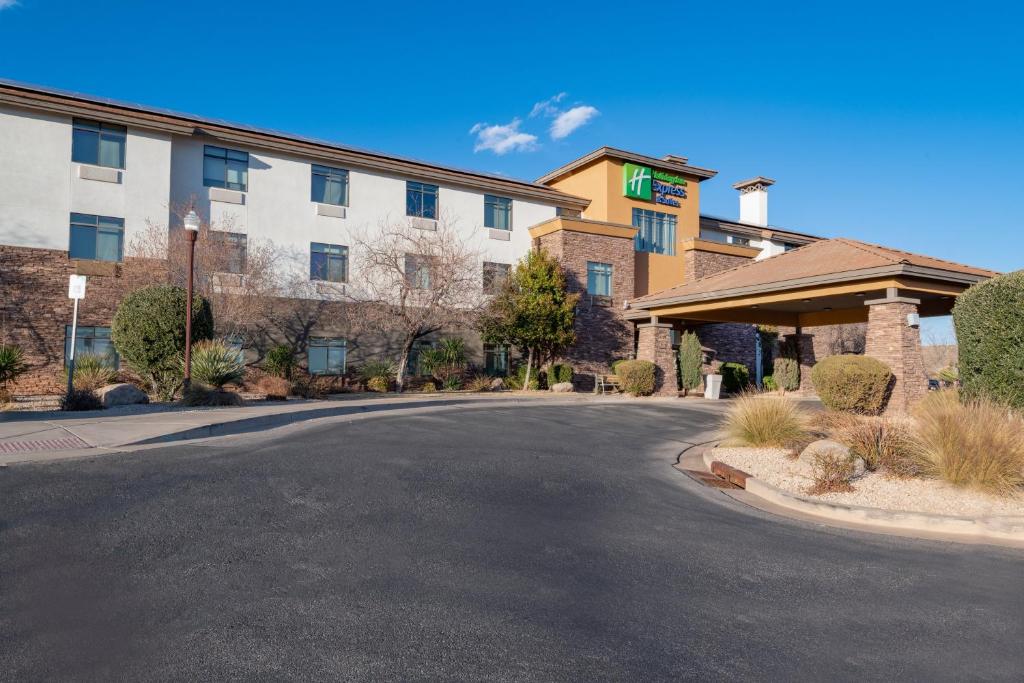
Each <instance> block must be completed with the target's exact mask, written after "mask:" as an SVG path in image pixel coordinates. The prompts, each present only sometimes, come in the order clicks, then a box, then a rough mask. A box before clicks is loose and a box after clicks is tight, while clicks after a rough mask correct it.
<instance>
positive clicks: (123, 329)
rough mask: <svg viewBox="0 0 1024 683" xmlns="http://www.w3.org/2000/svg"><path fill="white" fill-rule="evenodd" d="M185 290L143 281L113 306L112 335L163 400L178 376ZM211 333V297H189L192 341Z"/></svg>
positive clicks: (120, 350) (124, 356)
mask: <svg viewBox="0 0 1024 683" xmlns="http://www.w3.org/2000/svg"><path fill="white" fill-rule="evenodd" d="M185 303H186V294H185V290H184V289H182V288H181V287H174V286H171V285H153V286H150V287H143V288H142V289H138V290H136V291H134V292H132V293H130V294H128V295H127V296H126V297H125V298H124V299H123V300H122V301H121V305H120V306H118V307H117V313H115V314H114V324H113V328H112V329H111V335H110V336H111V338H112V339H113V341H114V346H115V347H116V348H117V352H118V353H119V354H120V355H121V358H122V359H124V361H125V362H126V363H128V365H130V366H131V368H132V369H133V370H135V372H137V373H138V374H139V376H140V377H142V378H143V379H144V380H145V381H146V382H148V383H149V385H150V386H151V387H152V389H153V391H154V393H156V394H157V395H158V396H160V397H161V398H163V399H165V400H170V399H171V398H172V397H173V396H174V392H175V391H176V390H177V388H178V385H179V384H180V382H181V365H180V361H179V358H180V356H181V355H182V354H183V353H184V352H185ZM211 338H213V314H212V313H211V312H210V302H209V301H207V300H206V299H204V298H203V297H201V296H199V295H196V296H194V297H193V299H192V342H193V343H195V342H198V341H200V340H203V339H211Z"/></svg>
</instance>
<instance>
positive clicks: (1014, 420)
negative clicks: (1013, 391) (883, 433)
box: [913, 391, 1024, 493]
mask: <svg viewBox="0 0 1024 683" xmlns="http://www.w3.org/2000/svg"><path fill="white" fill-rule="evenodd" d="M915 417H916V418H917V429H916V438H915V440H914V444H913V447H914V452H915V455H916V456H917V458H918V459H919V461H920V463H921V466H922V468H923V470H924V473H925V474H929V475H931V476H935V477H939V478H941V479H944V480H946V481H948V482H949V483H951V484H953V485H955V486H963V487H969V488H975V489H979V490H983V491H988V492H991V493H1007V492H1010V491H1013V490H1015V489H1017V488H1018V487H1020V486H1021V485H1022V484H1024V419H1022V418H1021V415H1020V414H1019V413H1016V412H1014V411H1011V410H1009V409H1007V408H1005V407H1003V406H1000V405H998V404H997V403H995V402H993V401H991V400H988V399H967V400H966V401H965V402H963V403H961V402H960V401H959V400H958V398H957V393H956V392H955V391H933V392H929V394H928V396H926V397H925V398H924V399H923V400H922V401H921V402H920V403H919V404H918V405H917V407H916V410H915Z"/></svg>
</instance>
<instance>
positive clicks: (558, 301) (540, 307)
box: [479, 250, 579, 388]
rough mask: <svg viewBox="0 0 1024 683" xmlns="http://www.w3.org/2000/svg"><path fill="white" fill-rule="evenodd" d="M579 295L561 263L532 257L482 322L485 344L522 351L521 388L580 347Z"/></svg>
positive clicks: (541, 253) (543, 254)
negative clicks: (551, 362)
mask: <svg viewBox="0 0 1024 683" xmlns="http://www.w3.org/2000/svg"><path fill="white" fill-rule="evenodd" d="M578 299H579V294H570V293H569V292H568V291H567V290H566V284H565V273H564V272H563V271H562V266H561V265H559V263H558V260H557V259H555V258H553V257H551V256H549V255H548V254H547V253H546V252H544V251H543V250H541V251H531V252H530V253H529V254H527V255H526V256H525V257H523V259H522V260H520V261H519V263H518V264H516V267H515V270H513V271H512V273H511V274H510V275H509V277H508V279H507V280H506V281H505V283H504V285H503V286H502V288H501V290H500V291H499V292H498V294H496V295H495V297H494V298H493V299H492V300H491V301H490V303H489V304H488V306H487V307H486V309H485V310H484V313H483V315H482V316H481V318H480V325H479V327H480V333H481V336H482V337H483V340H484V342H485V343H488V344H503V345H507V346H514V347H516V348H518V349H519V350H520V351H521V352H522V353H523V354H524V355H525V356H526V374H525V377H524V382H523V387H524V388H529V386H530V376H531V374H532V373H533V370H534V368H537V367H540V366H541V365H542V364H543V363H544V362H545V360H547V359H552V358H554V357H555V356H556V355H557V354H558V353H559V352H561V351H562V350H564V349H565V348H566V347H568V346H571V345H572V344H573V343H574V342H575V341H576V332H575V330H574V327H573V325H574V323H575V319H576V317H575V316H576V302H577V300H578Z"/></svg>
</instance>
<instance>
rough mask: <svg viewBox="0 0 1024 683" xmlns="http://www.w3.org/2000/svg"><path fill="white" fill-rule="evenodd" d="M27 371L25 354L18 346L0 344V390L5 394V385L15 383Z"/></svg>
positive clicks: (6, 389) (6, 388)
mask: <svg viewBox="0 0 1024 683" xmlns="http://www.w3.org/2000/svg"><path fill="white" fill-rule="evenodd" d="M27 369H28V365H27V364H26V363H25V354H24V353H23V352H22V350H21V347H20V346H14V345H13V344H0V390H3V392H4V393H7V391H8V387H7V385H8V384H10V383H13V382H14V381H16V380H17V379H18V377H20V376H21V374H22V373H24V372H25V370H27Z"/></svg>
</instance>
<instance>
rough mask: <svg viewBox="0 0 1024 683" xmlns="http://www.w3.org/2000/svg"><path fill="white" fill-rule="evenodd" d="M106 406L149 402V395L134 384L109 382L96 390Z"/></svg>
mask: <svg viewBox="0 0 1024 683" xmlns="http://www.w3.org/2000/svg"><path fill="white" fill-rule="evenodd" d="M96 395H97V396H99V399H100V402H101V403H103V407H104V408H112V407H113V406H128V405H134V404H137V403H149V396H146V392H144V391H142V390H141V389H139V388H138V387H137V386H135V385H134V384H128V383H127V382H125V383H122V384H108V385H107V386H105V387H102V388H100V389H98V390H97V391H96Z"/></svg>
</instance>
